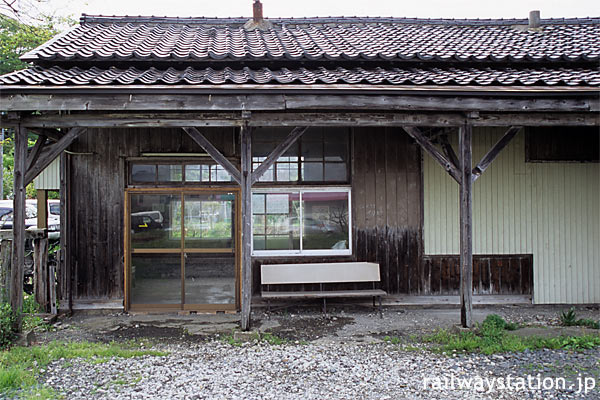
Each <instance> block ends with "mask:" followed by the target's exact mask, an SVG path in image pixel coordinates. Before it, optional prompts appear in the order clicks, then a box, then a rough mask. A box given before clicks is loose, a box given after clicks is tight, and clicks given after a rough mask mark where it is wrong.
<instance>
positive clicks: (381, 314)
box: [379, 296, 383, 318]
mask: <svg viewBox="0 0 600 400" xmlns="http://www.w3.org/2000/svg"><path fill="white" fill-rule="evenodd" d="M379 318H383V313H382V312H381V296H379Z"/></svg>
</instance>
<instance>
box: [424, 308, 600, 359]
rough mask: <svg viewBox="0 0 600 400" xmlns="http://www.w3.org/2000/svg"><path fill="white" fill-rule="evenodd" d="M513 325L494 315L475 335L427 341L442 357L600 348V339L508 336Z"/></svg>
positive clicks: (449, 335) (438, 334)
mask: <svg viewBox="0 0 600 400" xmlns="http://www.w3.org/2000/svg"><path fill="white" fill-rule="evenodd" d="M511 328H512V327H511V326H510V324H508V323H506V321H504V320H503V319H502V318H501V317H499V316H497V315H495V314H492V315H488V317H487V318H486V319H485V320H484V321H483V323H482V324H481V325H479V326H477V328H476V329H475V330H473V331H466V332H458V333H452V332H449V331H447V330H440V331H437V332H435V333H434V334H432V335H429V336H426V337H425V338H424V340H425V342H428V343H433V344H437V345H438V346H437V347H435V348H434V350H435V351H439V352H442V353H454V352H468V353H471V352H479V353H483V354H488V355H489V354H495V353H504V352H520V351H524V350H526V349H529V350H536V349H542V348H547V349H555V350H556V349H568V350H585V349H592V348H595V347H598V346H600V336H597V335H587V336H581V337H572V336H562V337H558V338H540V337H520V336H517V335H509V334H508V333H507V332H506V331H507V330H511Z"/></svg>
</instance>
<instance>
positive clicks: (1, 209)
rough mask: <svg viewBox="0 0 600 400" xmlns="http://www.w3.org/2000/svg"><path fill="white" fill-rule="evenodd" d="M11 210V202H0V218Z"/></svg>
mask: <svg viewBox="0 0 600 400" xmlns="http://www.w3.org/2000/svg"><path fill="white" fill-rule="evenodd" d="M12 209H13V202H12V200H0V218H1V217H2V216H3V215H4V214H6V213H9V212H11V211H12Z"/></svg>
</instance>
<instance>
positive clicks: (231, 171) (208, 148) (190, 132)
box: [183, 128, 242, 185]
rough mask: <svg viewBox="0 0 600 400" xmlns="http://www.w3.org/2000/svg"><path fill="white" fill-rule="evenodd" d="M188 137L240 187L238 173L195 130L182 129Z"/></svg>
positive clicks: (229, 162)
mask: <svg viewBox="0 0 600 400" xmlns="http://www.w3.org/2000/svg"><path fill="white" fill-rule="evenodd" d="M183 130H184V131H186V132H187V134H188V135H190V137H191V138H192V139H193V140H194V142H196V143H198V144H199V145H200V147H202V148H203V149H204V150H205V151H206V152H207V153H208V155H209V156H211V157H212V159H213V160H215V161H216V162H217V163H218V164H219V165H220V166H221V167H223V168H224V169H225V171H227V172H229V175H231V176H232V178H233V179H234V180H235V181H236V182H237V183H238V184H240V185H241V183H242V182H241V180H240V171H238V169H237V168H236V167H235V166H234V165H233V164H232V163H231V161H229V160H228V159H227V157H225V156H224V155H223V154H222V153H221V152H220V151H219V150H218V149H217V148H216V147H215V146H213V145H212V143H211V142H210V141H209V140H208V139H207V138H206V137H205V136H204V135H203V134H202V133H200V131H199V130H198V129H196V128H183Z"/></svg>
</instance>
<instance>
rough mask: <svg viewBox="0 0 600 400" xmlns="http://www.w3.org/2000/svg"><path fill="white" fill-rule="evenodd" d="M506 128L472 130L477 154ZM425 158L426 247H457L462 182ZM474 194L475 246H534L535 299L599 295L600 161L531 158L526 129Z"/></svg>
mask: <svg viewBox="0 0 600 400" xmlns="http://www.w3.org/2000/svg"><path fill="white" fill-rule="evenodd" d="M503 132H504V130H503V129H492V128H487V129H476V130H475V131H474V135H473V159H474V162H476V161H478V160H479V159H481V157H482V156H483V155H484V154H485V153H486V152H487V151H488V150H489V149H490V148H491V147H492V146H493V144H494V143H495V142H496V141H497V140H498V138H499V137H500V136H501V135H502V134H503ZM452 142H453V145H454V146H456V144H457V138H456V136H454V137H452ZM456 148H457V147H455V149H456ZM423 164H424V165H423V176H424V202H425V204H424V206H425V209H424V213H425V221H424V242H425V254H430V255H435V254H458V251H459V243H458V242H459V229H458V223H459V208H458V185H457V184H456V183H455V182H454V181H453V180H452V178H450V177H449V176H448V175H447V174H446V172H445V171H444V170H443V169H442V168H441V167H440V166H439V165H437V164H436V163H435V161H433V159H431V157H429V156H427V155H425V156H424V162H423ZM473 199H474V207H473V251H474V253H475V254H522V253H529V254H533V265H534V284H533V286H534V302H535V303H598V302H600V164H598V163H584V164H579V163H525V137H524V134H523V133H522V132H521V133H519V134H518V135H517V136H516V137H515V138H514V139H513V141H512V142H511V143H510V145H509V146H508V147H506V148H505V149H504V151H503V152H502V153H501V154H500V155H499V156H498V158H497V159H496V160H495V161H494V163H492V165H491V166H490V167H489V168H488V170H487V171H486V172H485V173H484V174H483V175H482V176H481V177H480V178H479V179H478V180H477V181H476V182H475V185H474V192H473Z"/></svg>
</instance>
